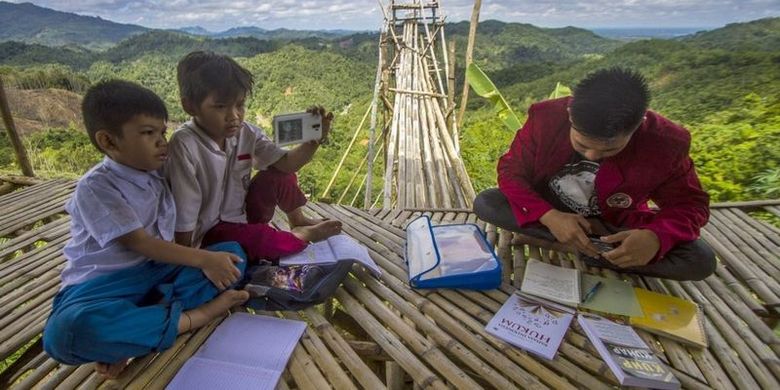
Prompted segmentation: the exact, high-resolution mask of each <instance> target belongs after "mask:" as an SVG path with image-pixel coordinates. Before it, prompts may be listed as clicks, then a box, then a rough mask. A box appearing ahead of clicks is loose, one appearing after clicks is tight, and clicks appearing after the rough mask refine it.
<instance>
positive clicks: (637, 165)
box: [498, 98, 709, 259]
mask: <svg viewBox="0 0 780 390" xmlns="http://www.w3.org/2000/svg"><path fill="white" fill-rule="evenodd" d="M570 99H571V98H562V99H555V100H548V101H544V102H541V103H537V104H534V105H532V106H531V108H530V109H529V110H528V120H527V121H526V122H525V125H523V128H522V129H520V130H519V131H518V132H517V135H516V136H515V140H514V141H513V142H512V146H511V147H510V149H509V151H508V152H507V153H506V154H504V155H503V156H502V157H501V158H500V159H499V161H498V188H499V189H500V190H501V192H502V193H503V194H504V195H505V196H506V197H507V199H508V200H509V204H510V205H511V207H512V212H513V214H514V215H515V218H516V219H517V222H518V224H519V225H520V226H526V225H528V224H530V223H533V222H536V221H538V220H539V218H541V217H542V215H544V214H545V213H546V212H547V211H549V210H550V209H552V208H553V206H552V205H551V204H550V203H549V202H548V201H546V200H545V199H543V198H542V197H541V195H539V194H540V193H543V192H542V190H541V188H544V187H543V186H547V185H548V184H547V183H548V182H549V180H550V178H551V177H552V176H553V175H554V174H556V173H557V172H558V171H559V170H560V169H561V168H562V167H563V166H564V165H565V164H567V163H569V162H570V160H571V157H572V155H573V153H575V151H574V149H573V148H572V146H571V141H570V140H569V129H570V127H571V123H570V122H569V115H568V112H567V111H566V108H567V107H568V105H569V101H570ZM646 117H647V119H645V121H644V122H643V123H642V125H641V126H640V127H639V128H638V129H637V130H636V132H635V133H634V135H633V136H632V137H631V140H630V141H629V142H628V145H626V147H625V149H623V150H622V151H620V153H618V154H617V155H615V156H612V157H608V158H606V159H604V160H602V161H601V165H600V166H599V170H598V172H597V174H596V179H595V190H596V195H597V197H598V204H599V208H600V209H601V218H602V219H604V220H605V221H607V222H609V223H610V224H612V225H615V226H621V227H626V228H632V229H634V228H643V229H650V230H652V231H653V232H655V234H656V235H658V239H659V240H660V243H661V247H660V249H659V251H658V253H657V254H656V259H658V258H661V257H663V255H665V254H666V252H668V251H669V250H670V249H671V248H672V247H674V246H675V245H676V244H678V243H681V242H686V241H692V240H695V239H697V238H698V237H699V229H700V228H701V227H702V226H704V224H706V223H707V219H708V218H709V208H708V205H709V196H708V195H707V193H706V192H704V191H703V190H702V188H701V184H699V178H698V177H697V176H696V170H695V169H694V167H693V161H692V160H691V158H690V156H689V155H688V150H689V148H690V142H691V135H690V133H688V131H687V130H685V129H684V128H682V127H680V126H678V125H676V124H674V123H672V122H671V121H669V120H668V119H666V118H664V117H662V116H661V115H658V114H656V113H654V112H651V111H648V112H647V115H646ZM648 200H652V201H653V202H654V203H655V205H657V206H658V207H659V208H660V210H650V208H649V207H648V205H647V202H648Z"/></svg>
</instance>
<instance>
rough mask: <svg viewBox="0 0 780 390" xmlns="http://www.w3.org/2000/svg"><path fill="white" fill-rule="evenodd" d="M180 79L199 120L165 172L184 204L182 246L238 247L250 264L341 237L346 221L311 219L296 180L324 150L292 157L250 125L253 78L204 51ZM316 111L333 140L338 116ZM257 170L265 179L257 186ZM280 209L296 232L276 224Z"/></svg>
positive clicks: (180, 71)
mask: <svg viewBox="0 0 780 390" xmlns="http://www.w3.org/2000/svg"><path fill="white" fill-rule="evenodd" d="M177 77H178V83H179V92H180V94H181V102H182V106H183V107H184V110H185V111H186V112H187V113H188V114H190V115H192V120H191V121H189V122H187V123H185V124H184V125H182V126H181V127H180V128H179V129H178V130H177V131H176V132H174V134H173V136H172V137H171V140H170V145H169V150H170V154H171V158H170V159H169V160H168V161H167V162H166V165H165V175H166V178H167V179H168V181H169V182H170V184H171V190H172V191H173V196H174V198H175V199H176V208H177V220H176V241H177V242H178V243H181V244H183V245H192V246H195V247H197V246H199V245H209V244H212V243H217V242H222V241H237V242H239V243H240V244H241V246H242V247H243V248H244V250H245V251H246V252H247V256H248V258H249V259H250V260H259V259H268V260H275V259H278V258H279V257H281V256H284V255H288V254H292V253H296V252H299V251H301V250H303V248H305V247H306V246H307V245H308V242H310V241H318V240H322V239H325V238H327V237H329V236H332V235H335V234H338V233H339V232H340V231H341V222H339V221H319V220H312V219H310V218H307V217H306V216H305V215H304V214H303V206H304V205H305V203H306V197H305V196H304V195H303V192H302V191H301V190H300V188H299V187H298V184H297V177H296V175H295V172H297V171H298V170H299V169H300V168H301V167H303V166H304V165H305V164H306V163H308V162H309V161H310V160H311V159H312V157H313V155H314V153H315V152H316V151H317V149H318V148H319V143H318V142H316V141H313V142H308V143H305V144H301V145H299V146H298V147H296V148H294V149H291V150H289V151H288V150H284V149H281V148H280V147H278V146H277V145H275V144H274V143H273V141H271V140H270V139H269V138H268V137H267V136H266V135H265V134H264V133H263V131H262V130H260V129H259V128H257V127H256V126H253V125H250V124H249V123H247V122H245V121H244V115H245V102H246V98H247V96H248V95H249V94H250V93H251V91H252V85H253V79H252V75H251V74H250V73H249V71H247V70H246V69H244V68H242V67H241V66H240V65H238V63H236V62H235V61H234V60H233V59H232V58H230V57H228V56H224V55H218V54H214V53H210V52H200V51H198V52H192V53H190V54H188V55H187V56H185V57H184V58H183V59H182V60H181V61H179V65H178V67H177ZM315 110H316V113H317V114H319V115H321V116H322V119H323V120H322V124H323V139H325V138H326V137H327V135H328V131H329V130H330V121H331V120H332V118H333V114H331V113H326V112H325V110H324V109H322V108H317V109H315ZM253 166H254V167H255V168H257V169H258V170H259V173H258V174H257V175H255V177H254V178H252V180H251V181H250V174H251V170H252V167H253ZM277 205H278V206H279V208H280V209H282V211H284V212H285V213H286V214H287V216H288V219H289V221H290V226H291V228H292V230H291V231H290V232H286V231H280V230H276V229H274V228H273V227H271V226H270V225H269V224H268V223H269V222H270V220H271V218H272V217H273V213H274V210H275V208H276V206H277Z"/></svg>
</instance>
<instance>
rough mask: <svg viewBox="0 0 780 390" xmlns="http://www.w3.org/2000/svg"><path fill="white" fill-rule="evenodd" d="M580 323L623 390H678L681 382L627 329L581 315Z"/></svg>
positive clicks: (590, 316) (597, 318)
mask: <svg viewBox="0 0 780 390" xmlns="http://www.w3.org/2000/svg"><path fill="white" fill-rule="evenodd" d="M577 322H579V324H580V326H582V330H583V331H585V334H586V335H587V336H588V338H589V339H590V341H591V342H592V343H593V345H594V346H595V347H596V350H597V351H598V352H599V354H600V355H601V358H602V359H604V361H605V362H606V363H607V366H608V367H609V369H610V370H612V373H614V374H615V377H617V379H618V382H620V384H621V385H623V386H636V387H648V388H653V389H669V390H676V389H679V388H680V382H679V381H678V380H677V378H675V377H674V374H672V372H671V370H670V369H669V367H667V366H666V365H665V364H663V363H662V362H661V361H660V360H659V359H658V357H657V356H655V354H654V353H653V351H652V350H650V348H649V347H648V346H647V344H645V342H644V341H643V340H642V339H641V338H640V337H639V335H637V334H636V332H635V331H634V329H633V328H631V327H630V326H628V325H621V324H618V323H615V322H612V321H610V320H608V319H606V318H604V317H600V316H597V315H591V314H582V313H581V314H580V315H578V316H577Z"/></svg>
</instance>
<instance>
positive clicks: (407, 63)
mask: <svg viewBox="0 0 780 390" xmlns="http://www.w3.org/2000/svg"><path fill="white" fill-rule="evenodd" d="M385 16H386V26H385V31H386V33H387V35H388V40H389V41H390V44H391V50H390V51H391V54H390V55H388V57H387V58H392V60H391V61H390V62H389V64H388V66H387V69H388V70H389V72H390V77H389V79H388V84H390V85H388V86H386V88H383V89H382V90H383V91H384V92H385V93H386V94H387V95H392V99H387V100H389V101H392V111H391V113H392V116H391V119H390V121H391V122H390V124H389V126H388V131H387V133H386V134H385V137H386V141H385V174H384V192H383V206H384V207H385V208H390V207H398V208H414V207H434V208H449V207H455V208H464V207H471V203H472V201H473V200H474V197H475V193H474V188H473V186H472V184H471V180H470V179H469V176H468V173H467V172H466V168H465V165H464V164H463V160H462V159H461V156H460V153H459V150H458V149H459V147H458V139H457V129H456V128H455V126H454V122H453V121H449V123H451V124H453V125H452V126H448V121H447V119H446V118H447V117H448V116H449V115H451V114H452V112H453V107H452V103H451V102H452V99H451V98H449V99H448V96H449V94H452V93H453V92H454V91H451V90H445V85H447V83H446V80H447V78H448V77H449V74H447V72H448V69H447V68H448V66H447V65H445V66H444V67H442V66H440V65H439V61H438V58H443V59H444V62H445V64H448V63H449V61H452V60H454V59H448V53H447V46H446V42H444V20H443V18H442V17H441V14H440V12H439V4H438V2H435V1H433V2H423V1H420V0H411V1H410V0H407V1H406V2H404V3H400V2H396V1H391V2H390V4H389V6H388V10H387V11H386V12H385ZM442 71H444V72H445V75H444V77H442ZM443 80H444V81H443ZM369 185H370V183H369Z"/></svg>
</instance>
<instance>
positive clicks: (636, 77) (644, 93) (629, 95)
mask: <svg viewBox="0 0 780 390" xmlns="http://www.w3.org/2000/svg"><path fill="white" fill-rule="evenodd" d="M573 95H574V97H573V99H572V101H571V104H570V106H569V110H570V114H571V121H572V125H573V127H574V128H575V129H576V130H577V131H579V132H580V133H582V134H583V135H586V136H589V137H593V138H599V139H610V138H613V137H615V136H618V135H626V134H628V133H631V132H633V131H634V130H635V129H636V128H637V127H638V126H639V124H640V123H641V121H642V118H643V117H644V115H645V112H646V111H647V106H648V104H649V103H650V90H649V89H648V86H647V81H646V80H645V78H644V76H642V75H641V74H639V73H638V72H636V71H633V70H630V69H624V68H618V67H614V68H609V69H602V70H599V71H596V72H593V73H591V74H589V75H588V76H587V77H585V79H583V80H582V81H580V82H579V84H577V86H576V87H574V91H573Z"/></svg>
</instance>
